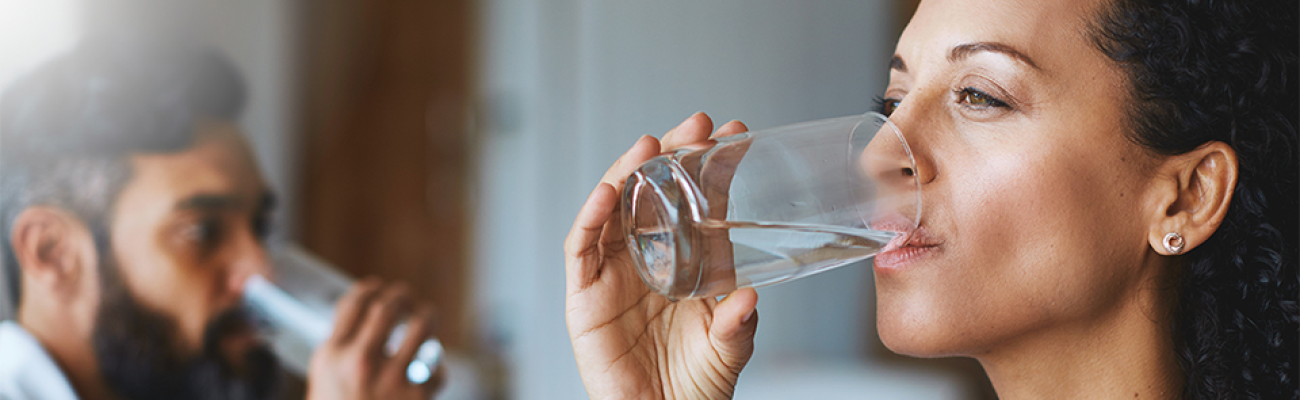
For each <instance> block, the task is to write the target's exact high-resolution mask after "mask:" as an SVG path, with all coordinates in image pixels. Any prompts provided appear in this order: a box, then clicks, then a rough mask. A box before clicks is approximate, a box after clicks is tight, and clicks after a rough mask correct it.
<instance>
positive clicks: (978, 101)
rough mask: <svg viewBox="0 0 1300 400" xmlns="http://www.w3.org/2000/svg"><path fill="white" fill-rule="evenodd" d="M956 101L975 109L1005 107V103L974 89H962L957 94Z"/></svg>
mask: <svg viewBox="0 0 1300 400" xmlns="http://www.w3.org/2000/svg"><path fill="white" fill-rule="evenodd" d="M957 96H958V99H959V101H960V102H962V103H966V104H969V105H971V106H974V107H977V108H984V107H1007V103H1006V102H1004V101H1002V100H998V99H997V98H996V97H993V96H989V95H988V93H984V92H981V91H979V90H978V89H975V88H969V87H968V88H965V89H962V90H961V91H960V92H959V93H958V94H957Z"/></svg>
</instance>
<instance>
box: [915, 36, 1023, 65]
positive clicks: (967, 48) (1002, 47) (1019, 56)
mask: <svg viewBox="0 0 1300 400" xmlns="http://www.w3.org/2000/svg"><path fill="white" fill-rule="evenodd" d="M981 51H988V52H993V53H1000V54H1002V55H1005V56H1008V57H1011V58H1014V59H1016V60H1017V61H1020V62H1022V63H1024V64H1025V65H1028V66H1030V67H1033V68H1034V69H1035V70H1039V71H1041V70H1042V68H1038V64H1035V63H1034V60H1033V59H1031V58H1029V56H1027V55H1025V53H1022V52H1020V51H1019V50H1016V48H1015V47H1011V46H1010V45H1006V44H1003V43H997V42H975V43H966V44H959V45H957V46H954V47H953V48H952V51H951V52H949V53H948V62H954V63H955V62H958V61H961V60H963V59H966V58H967V57H970V55H971V54H975V53H978V52H981ZM900 62H901V61H900Z"/></svg>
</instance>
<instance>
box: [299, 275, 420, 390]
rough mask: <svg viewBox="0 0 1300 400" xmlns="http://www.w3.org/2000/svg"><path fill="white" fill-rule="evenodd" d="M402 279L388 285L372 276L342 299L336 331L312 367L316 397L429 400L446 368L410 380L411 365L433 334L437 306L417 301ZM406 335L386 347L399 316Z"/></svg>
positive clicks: (309, 379)
mask: <svg viewBox="0 0 1300 400" xmlns="http://www.w3.org/2000/svg"><path fill="white" fill-rule="evenodd" d="M407 291H408V290H407V288H406V286H405V285H402V284H395V285H383V284H381V283H380V282H379V281H378V280H375V279H367V280H364V281H361V282H359V283H357V284H355V285H353V287H352V289H351V290H350V291H349V292H348V294H346V295H344V296H343V298H342V299H340V300H339V303H338V309H337V311H336V314H335V321H334V332H333V333H332V334H331V336H330V338H329V339H328V340H326V341H325V343H324V344H322V345H321V346H320V347H319V348H317V349H316V353H315V354H312V358H311V365H310V366H309V367H308V372H307V398H308V399H311V400H362V399H383V400H399V399H412V400H416V399H418V400H427V399H430V398H432V397H433V393H434V392H435V391H436V389H437V388H438V387H439V386H441V380H442V375H443V374H442V373H441V371H442V368H441V367H439V368H438V371H439V372H438V373H436V374H435V375H434V377H433V378H432V379H430V380H429V382H426V383H424V384H420V385H416V384H413V383H411V382H409V381H407V379H406V368H407V365H409V364H410V363H411V360H413V359H414V358H415V354H416V351H417V350H419V347H420V344H421V343H422V342H424V340H425V339H426V338H428V337H429V335H430V334H431V327H430V324H431V322H432V308H431V307H429V306H428V305H412V303H411V300H410V299H409V298H408V296H407ZM412 310H414V311H413V312H412V313H411V314H410V315H411V318H410V319H409V320H407V321H406V323H407V328H406V329H407V330H406V338H405V339H404V340H403V343H402V344H401V347H399V348H398V350H397V352H396V353H395V354H393V355H389V354H388V353H387V352H386V351H385V349H384V346H385V344H386V342H387V341H388V336H389V335H390V334H391V333H392V332H393V328H394V327H396V325H397V324H398V323H399V322H401V321H400V320H399V318H400V317H402V316H404V315H406V314H405V313H406V312H408V311H412Z"/></svg>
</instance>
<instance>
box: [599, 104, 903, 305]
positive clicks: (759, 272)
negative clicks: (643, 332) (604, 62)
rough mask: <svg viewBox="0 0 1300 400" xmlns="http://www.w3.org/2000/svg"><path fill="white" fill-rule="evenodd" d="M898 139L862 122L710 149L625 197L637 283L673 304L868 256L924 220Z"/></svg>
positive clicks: (868, 120)
mask: <svg viewBox="0 0 1300 400" xmlns="http://www.w3.org/2000/svg"><path fill="white" fill-rule="evenodd" d="M915 171H916V162H915V160H914V159H913V158H912V153H911V149H910V148H908V146H907V141H906V140H905V139H904V137H903V134H902V132H900V131H899V130H898V128H897V127H895V126H894V124H893V123H892V122H890V121H889V119H888V118H886V117H885V116H883V115H880V114H876V113H867V114H863V115H856V116H849V117H841V118H832V119H824V120H817V121H811V122H804V123H799V124H794V125H788V126H783V127H778V128H772V129H766V130H761V131H754V132H748V133H742V134H738V135H734V136H727V137H722V138H715V139H713V140H710V141H708V142H705V143H703V144H700V145H695V146H690V147H687V148H682V149H678V150H676V151H673V152H670V153H666V154H662V155H660V156H658V157H655V158H653V159H650V160H649V161H647V162H645V163H644V164H642V165H641V166H640V167H639V168H638V169H637V170H636V171H635V172H633V173H632V175H631V176H629V177H628V179H627V182H626V183H625V185H624V187H623V193H622V196H623V197H622V215H621V218H622V224H623V233H624V235H626V238H627V243H628V248H629V249H630V250H631V252H632V258H633V260H634V263H635V265H636V270H637V273H638V274H639V275H640V277H641V279H642V280H643V281H645V283H646V284H647V285H649V286H650V288H651V289H652V290H654V291H656V292H658V293H659V294H662V295H664V296H666V297H668V298H670V299H673V300H678V299H683V298H695V297H706V296H720V295H724V294H727V293H730V292H731V291H733V290H735V289H737V288H741V287H748V286H753V287H758V286H767V285H773V284H777V283H781V282H787V281H790V280H794V279H798V278H802V277H805V276H809V275H812V274H816V273H819V272H824V271H827V270H830V269H833V268H836V267H839V266H843V265H846V264H849V263H852V262H854V261H859V260H863V259H866V258H869V257H871V256H874V255H876V253H878V252H880V251H881V249H882V248H884V247H885V246H887V245H888V244H889V243H890V242H891V241H893V242H899V241H900V240H904V238H906V237H907V235H908V234H909V233H911V232H912V230H914V229H915V228H916V226H917V221H920V215H921V196H920V191H919V190H918V188H919V187H920V183H919V178H918V177H917V176H916V174H915Z"/></svg>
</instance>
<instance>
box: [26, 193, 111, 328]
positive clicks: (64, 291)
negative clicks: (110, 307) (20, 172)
mask: <svg viewBox="0 0 1300 400" xmlns="http://www.w3.org/2000/svg"><path fill="white" fill-rule="evenodd" d="M12 229H13V231H12V232H11V235H10V245H12V246H13V250H14V258H15V259H16V260H17V261H18V267H19V268H20V270H21V271H22V283H21V284H22V290H21V292H22V296H23V299H22V300H21V301H20V302H19V304H23V305H25V304H27V303H28V301H29V300H34V299H35V298H46V299H54V300H69V299H71V298H73V297H76V295H77V293H78V291H79V290H80V287H81V280H82V279H85V277H86V276H87V274H86V269H87V268H91V267H93V266H91V265H88V264H90V263H91V262H92V261H90V260H95V259H96V257H95V254H93V253H94V252H95V246H94V239H93V238H92V236H91V235H90V230H89V229H88V228H87V227H86V225H85V224H84V223H83V222H82V221H81V219H80V218H77V217H76V216H74V215H73V214H72V213H70V212H68V211H66V210H63V209H61V208H58V207H52V206H32V207H28V208H27V209H25V210H23V211H22V212H21V213H19V214H18V217H17V218H15V219H14V223H13V227H12ZM87 252H89V254H88V253H87ZM29 295H30V296H29Z"/></svg>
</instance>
